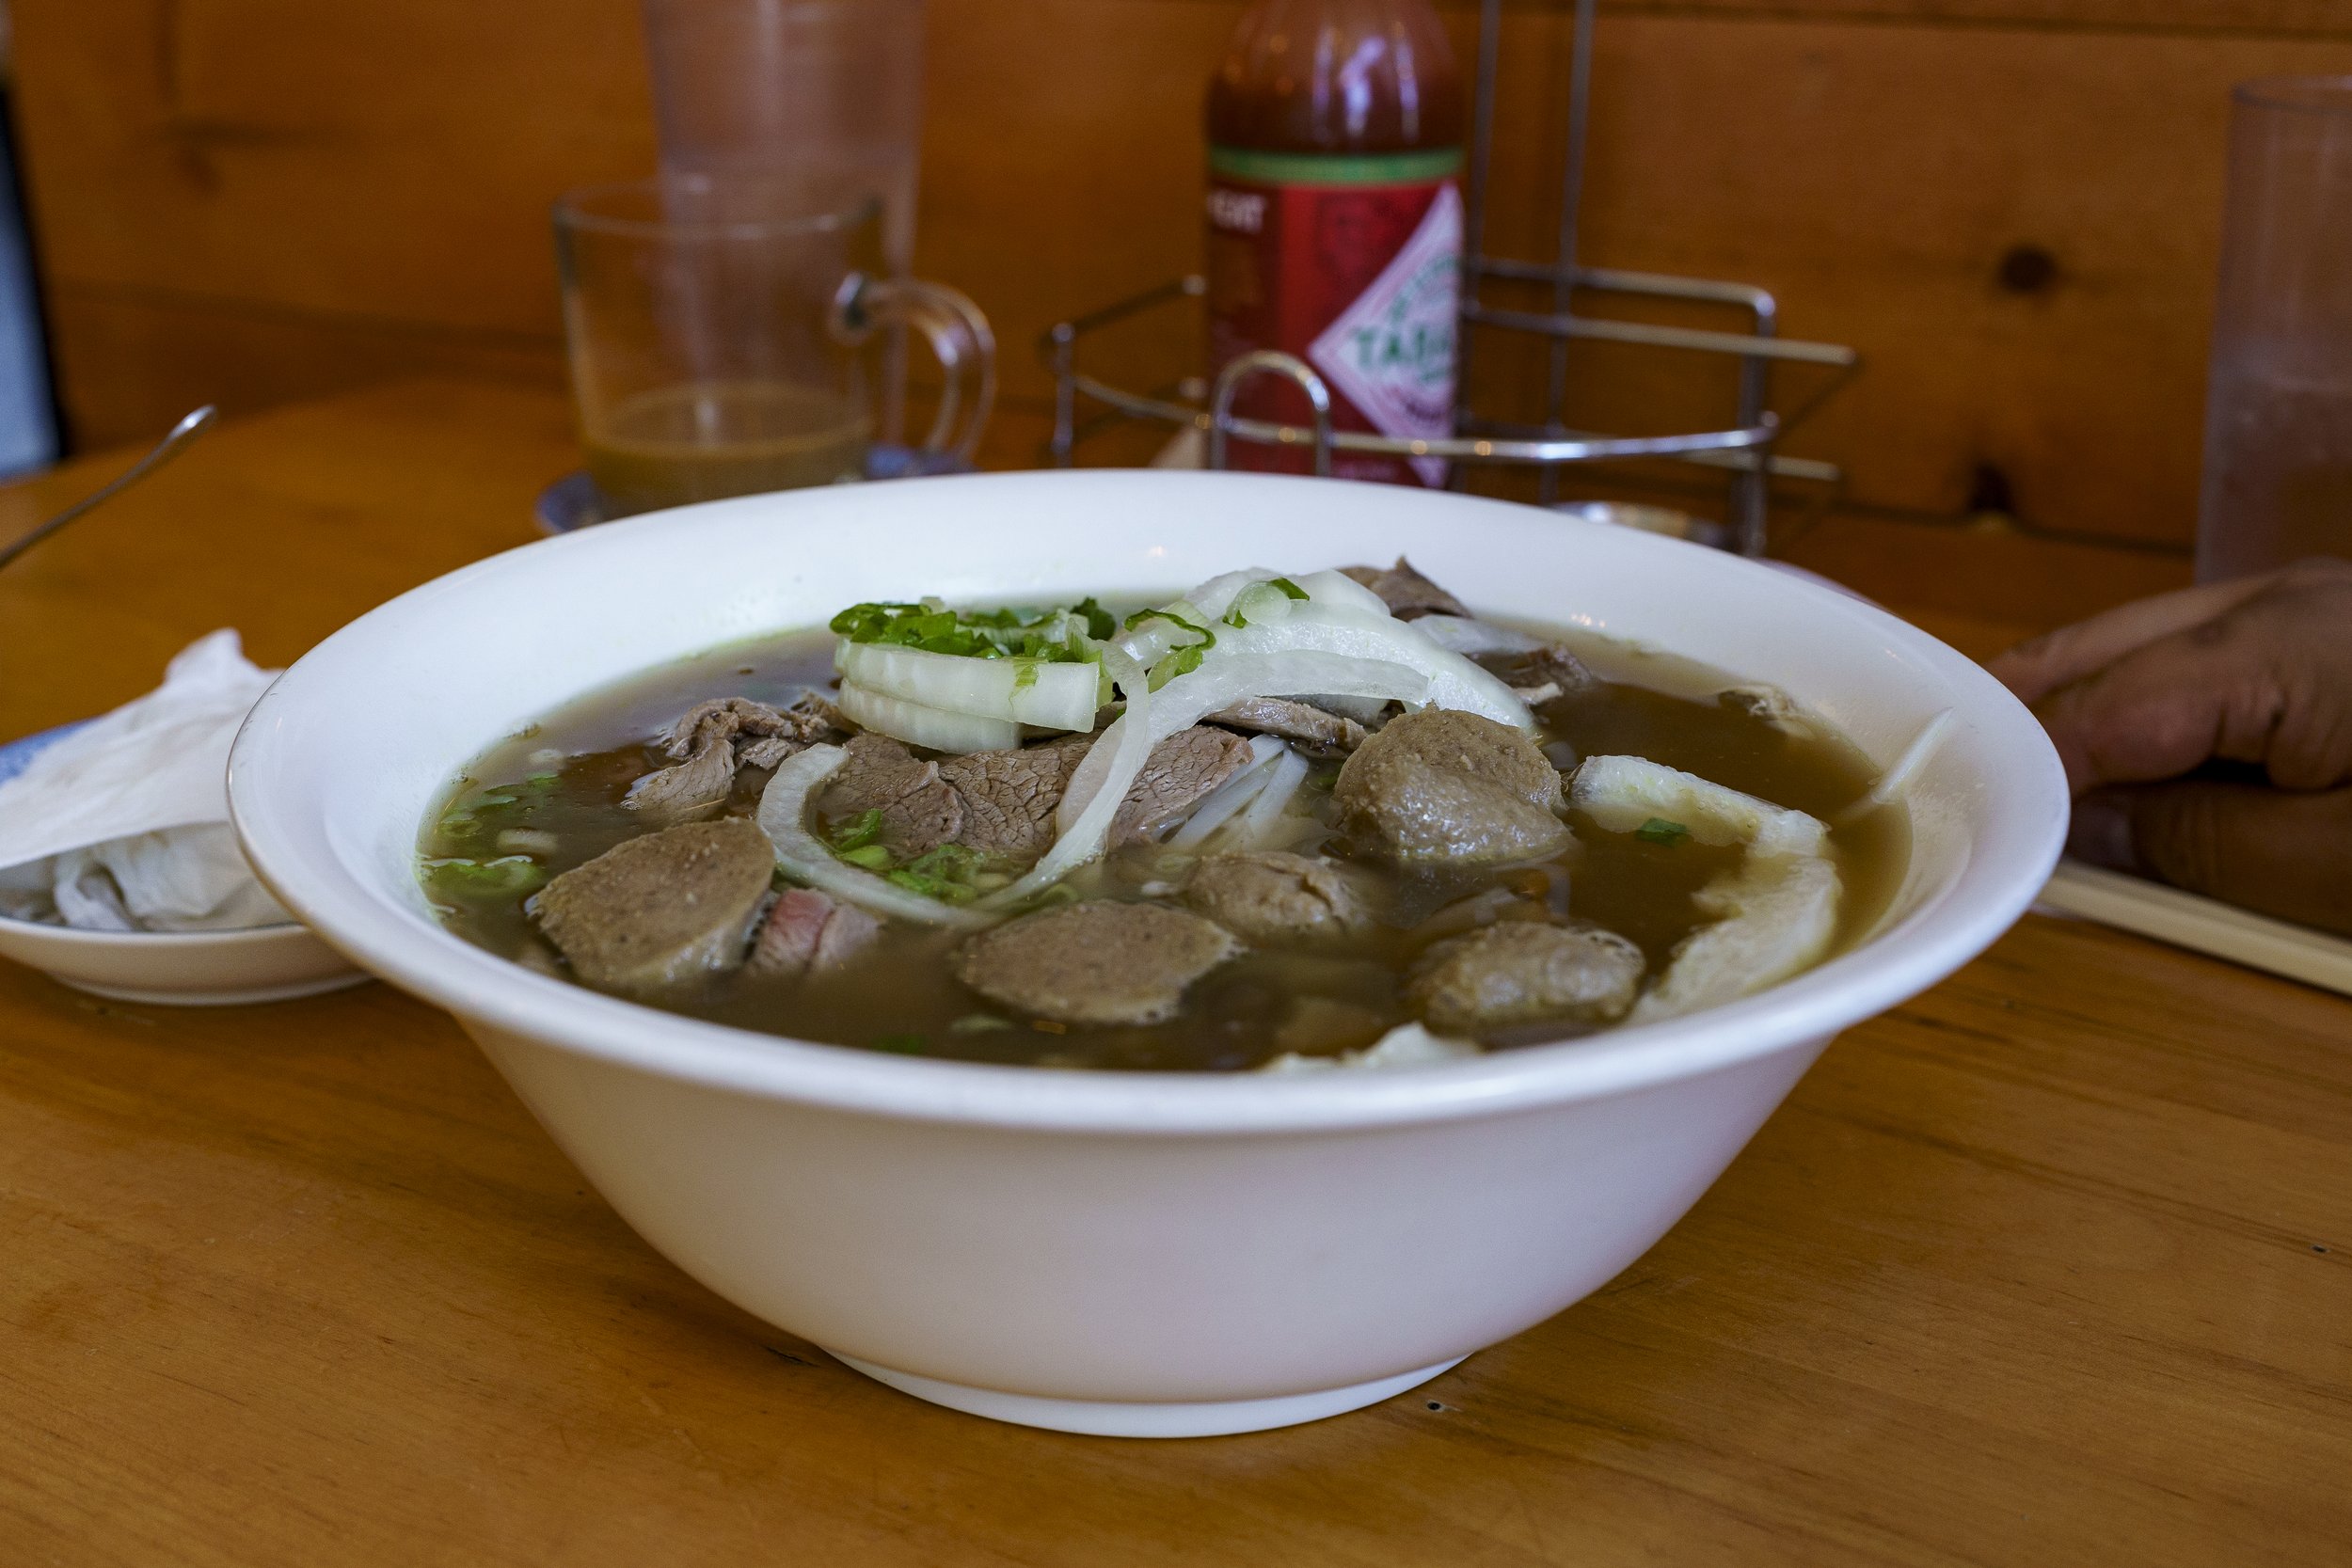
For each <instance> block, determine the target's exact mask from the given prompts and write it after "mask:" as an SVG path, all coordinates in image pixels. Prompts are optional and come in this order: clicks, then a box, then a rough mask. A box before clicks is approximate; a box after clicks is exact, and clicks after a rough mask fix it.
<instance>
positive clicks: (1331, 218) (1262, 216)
mask: <svg viewBox="0 0 2352 1568" xmlns="http://www.w3.org/2000/svg"><path fill="white" fill-rule="evenodd" d="M1463 96H1464V95H1463V89H1462V76H1461V71H1459V69H1458V68H1457V67H1456V66H1455V65H1454V53H1453V50H1452V49H1451V48H1450V47H1449V46H1448V45H1447V42H1446V36H1445V31H1444V28H1443V26H1442V25H1441V24H1439V23H1438V16H1437V13H1436V11H1434V10H1433V9H1431V8H1430V6H1429V4H1428V0H1257V4H1255V5H1253V6H1251V7H1250V8H1249V10H1248V12H1247V13H1246V14H1245V15H1244V16H1243V17H1242V19H1241V23H1240V24H1239V26H1237V27H1236V28H1235V29H1234V32H1233V41H1232V46H1231V48H1230V49H1229V50H1228V51H1227V53H1226V56H1225V63H1224V64H1223V65H1222V66H1221V67H1220V68H1219V69H1218V71H1217V73H1216V80H1215V81H1214V82H1212V83H1211V84H1210V87H1209V104H1208V122H1209V266H1208V277H1209V299H1208V303H1209V354H1210V361H1211V366H1212V369H1221V368H1222V367H1223V366H1224V365H1225V364H1226V363H1227V362H1228V361H1229V360H1231V359H1232V358H1233V357H1234V356H1237V355H1241V354H1245V353H1248V351H1250V350H1252V349H1260V348H1279V349H1285V350H1288V351H1289V352H1290V353H1292V354H1295V355H1297V356H1299V357H1300V358H1302V359H1304V360H1306V361H1307V362H1308V363H1309V364H1311V365H1312V366H1314V367H1315V369H1316V370H1317V371H1318V372H1321V374H1322V376H1323V378H1324V379H1325V380H1326V381H1327V382H1328V383H1329V384H1330V388H1331V391H1332V394H1333V396H1332V404H1333V406H1332V412H1333V415H1334V422H1335V423H1336V424H1337V425H1338V427H1339V428H1340V429H1342V430H1361V431H1375V432H1378V433H1379V434H1382V435H1386V436H1401V437H1407V438H1410V437H1416V436H1420V437H1434V436H1450V435H1452V434H1453V431H1454V423H1453V420H1454V312H1455V308H1456V302H1457V300H1458V298H1459V293H1460V285H1459V273H1460V265H1461V255H1462V197H1461V191H1460V188H1459V184H1458V177H1459V174H1460V171H1461V166H1462V125H1463V119H1464V115H1463ZM1235 407H1236V411H1237V412H1239V413H1241V414H1243V415H1245V416H1247V417H1249V418H1255V419H1263V420H1285V421H1288V422H1291V423H1295V424H1306V423H1308V422H1309V420H1310V414H1309V410H1308V405H1307V400H1306V396H1305V394H1303V393H1302V392H1300V391H1299V390H1298V389H1297V388H1295V386H1293V385H1292V384H1290V383H1288V382H1286V381H1283V380H1281V379H1280V378H1279V377H1274V376H1261V377H1258V378H1256V379H1254V380H1252V381H1251V382H1250V383H1248V386H1247V387H1246V388H1244V390H1243V392H1242V395H1241V397H1240V399H1239V401H1238V402H1237V404H1236V405H1235ZM1230 460H1231V462H1232V465H1233V466H1234V467H1243V468H1259V469H1285V470H1292V471H1296V472H1301V473H1303V472H1305V471H1306V470H1307V467H1308V459H1307V456H1306V454H1304V453H1303V452H1300V451H1296V450H1287V451H1286V450H1283V449H1279V448H1274V447H1267V446H1262V445H1258V444H1255V443H1251V442H1243V441H1236V442H1234V443H1233V444H1232V449H1231V459H1230ZM1331 471H1332V472H1333V473H1334V474H1335V475H1337V476H1339V477H1342V478H1347V479H1369V480H1384V481H1388V482H1390V483H1402V484H1426V485H1430V486H1433V487H1434V486H1437V485H1440V484H1443V483H1445V464H1444V463H1443V461H1442V460H1440V459H1438V458H1430V457H1421V458H1397V457H1381V456H1374V455H1369V454H1350V453H1347V452H1340V453H1336V454H1334V459H1333V462H1332V469H1331Z"/></svg>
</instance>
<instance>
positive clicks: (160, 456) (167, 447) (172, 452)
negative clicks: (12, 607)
mask: <svg viewBox="0 0 2352 1568" xmlns="http://www.w3.org/2000/svg"><path fill="white" fill-rule="evenodd" d="M212 422H213V405H212V404H209V403H208V404H205V405H204V406H203V407H201V408H199V409H198V410H196V411H195V412H194V413H192V414H189V415H187V416H186V417H185V418H183V420H181V421H180V422H179V423H178V424H176V425H173V426H172V427H171V433H170V434H169V435H167V436H165V437H164V438H163V439H162V440H160V441H158V442H156V443H155V446H154V449H153V450H152V451H150V452H149V453H148V454H147V455H146V456H145V457H142V458H140V459H139V460H138V461H137V462H136V463H134V464H132V465H131V466H130V467H128V468H126V469H124V470H123V471H122V472H121V473H120V474H119V475H117V476H116V477H115V479H114V481H113V483H108V484H105V485H103V486H101V487H100V488H99V489H97V490H94V491H92V492H90V494H88V495H87V496H84V497H83V498H82V499H80V500H78V501H75V502H74V503H73V504H72V506H69V507H67V508H66V509H65V510H64V511H63V512H60V513H58V514H57V515H56V516H54V517H52V518H50V519H49V520H48V521H47V522H45V523H43V524H41V525H40V527H39V528H37V529H35V530H33V531H32V532H30V533H27V534H25V535H24V536H23V537H22V538H19V539H14V540H11V541H10V542H9V543H8V544H7V545H0V567H5V566H7V565H8V562H11V561H14V560H15V559H16V558H17V557H18V556H20V555H23V554H24V552H25V551H26V550H29V549H31V548H32V547H33V546H35V545H38V544H40V542H41V541H42V540H44V539H46V538H48V537H49V536H50V535H51V534H53V533H55V532H56V531H58V530H59V529H61V528H63V527H65V525H66V524H68V523H70V522H72V521H73V519H74V518H76V517H79V516H80V515H82V514H83V513H85V512H87V511H90V510H91V509H92V508H94V507H97V506H100V505H103V503H104V502H106V501H108V500H111V499H113V498H114V497H116V496H118V495H119V494H121V493H122V492H123V491H124V490H127V489H129V488H130V487H131V486H132V485H134V484H136V483H138V482H139V481H140V480H142V479H145V478H146V477H147V476H148V475H149V474H151V473H153V472H154V471H155V470H156V469H157V468H160V467H163V466H164V465H165V464H167V463H168V462H170V461H171V460H172V459H173V458H174V457H176V456H178V455H179V454H180V451H181V450H182V449H183V448H184V447H185V446H186V445H187V444H188V443H189V442H190V441H193V440H195V439H196V437H197V436H199V434H200V433H201V432H202V431H203V429H204V427H205V426H207V425H209V424H211V423H212Z"/></svg>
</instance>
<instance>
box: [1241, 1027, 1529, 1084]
mask: <svg viewBox="0 0 2352 1568" xmlns="http://www.w3.org/2000/svg"><path fill="white" fill-rule="evenodd" d="M1484 1054H1485V1053H1484V1052H1483V1051H1482V1050H1480V1048H1479V1045H1478V1042H1477V1041H1476V1040H1457V1039H1454V1038H1451V1037H1447V1036H1444V1035H1433V1034H1431V1033H1430V1032H1429V1031H1428V1030H1427V1029H1425V1028H1423V1027H1422V1025H1421V1024H1418V1023H1400V1024H1398V1025H1397V1026H1396V1027H1395V1028H1393V1029H1391V1030H1390V1031H1389V1032H1388V1033H1387V1034H1385V1035H1383V1036H1381V1037H1379V1038H1378V1039H1377V1040H1375V1041H1374V1042H1373V1043H1372V1044H1370V1045H1368V1046H1366V1047H1365V1048H1364V1049H1363V1050H1361V1051H1350V1052H1347V1053H1344V1054H1343V1055H1338V1056H1302V1055H1300V1054H1299V1053H1297V1052H1295V1051H1288V1052H1284V1053H1282V1054H1281V1055H1279V1056H1277V1057H1275V1058H1274V1060H1272V1061H1270V1062H1268V1063H1266V1065H1265V1066H1263V1067H1262V1068H1260V1069H1258V1070H1259V1071H1260V1072H1279V1073H1292V1072H1331V1071H1339V1070H1343V1069H1351V1068H1354V1069H1371V1070H1374V1071H1377V1070H1379V1069H1384V1068H1386V1069H1396V1068H1415V1067H1442V1066H1444V1065H1445V1064H1446V1063H1448V1062H1467V1061H1469V1060H1470V1058H1471V1057H1473V1056H1479V1055H1484Z"/></svg>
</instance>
